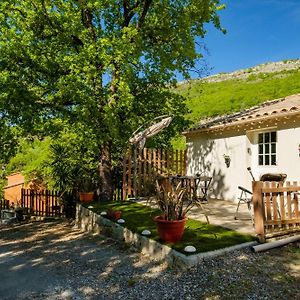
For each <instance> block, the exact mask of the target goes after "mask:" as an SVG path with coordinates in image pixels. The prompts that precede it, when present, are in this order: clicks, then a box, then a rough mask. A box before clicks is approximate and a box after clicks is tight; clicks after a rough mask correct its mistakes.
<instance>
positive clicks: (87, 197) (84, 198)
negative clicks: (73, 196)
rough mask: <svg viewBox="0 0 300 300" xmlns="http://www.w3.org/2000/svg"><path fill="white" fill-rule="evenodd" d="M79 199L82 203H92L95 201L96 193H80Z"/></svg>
mask: <svg viewBox="0 0 300 300" xmlns="http://www.w3.org/2000/svg"><path fill="white" fill-rule="evenodd" d="M79 199H80V201H81V202H85V203H88V202H92V201H93V200H94V193H93V192H89V193H81V192H80V193H79Z"/></svg>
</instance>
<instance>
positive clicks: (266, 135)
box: [258, 131, 277, 166]
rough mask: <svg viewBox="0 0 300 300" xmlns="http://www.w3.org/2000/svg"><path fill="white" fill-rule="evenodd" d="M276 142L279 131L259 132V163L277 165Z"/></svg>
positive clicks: (260, 164) (261, 164)
mask: <svg viewBox="0 0 300 300" xmlns="http://www.w3.org/2000/svg"><path fill="white" fill-rule="evenodd" d="M276 142H277V133H276V131H272V132H262V133H259V134H258V165H259V166H275V165H276Z"/></svg>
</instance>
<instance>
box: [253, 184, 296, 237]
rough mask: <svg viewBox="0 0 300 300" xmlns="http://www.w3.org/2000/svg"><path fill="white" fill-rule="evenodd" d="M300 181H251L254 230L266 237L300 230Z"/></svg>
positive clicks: (260, 235)
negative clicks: (283, 182)
mask: <svg viewBox="0 0 300 300" xmlns="http://www.w3.org/2000/svg"><path fill="white" fill-rule="evenodd" d="M299 201H300V183H298V182H293V183H291V182H286V183H285V184H284V185H283V184H282V183H279V184H278V182H262V181H254V182H253V206H254V223H255V231H256V234H257V235H258V238H259V240H260V241H261V242H265V240H266V237H268V236H274V235H279V234H289V233H292V232H294V231H298V230H300V211H299V209H300V203H299Z"/></svg>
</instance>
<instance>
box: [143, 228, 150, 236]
mask: <svg viewBox="0 0 300 300" xmlns="http://www.w3.org/2000/svg"><path fill="white" fill-rule="evenodd" d="M142 235H151V231H150V230H147V229H145V230H143V231H142Z"/></svg>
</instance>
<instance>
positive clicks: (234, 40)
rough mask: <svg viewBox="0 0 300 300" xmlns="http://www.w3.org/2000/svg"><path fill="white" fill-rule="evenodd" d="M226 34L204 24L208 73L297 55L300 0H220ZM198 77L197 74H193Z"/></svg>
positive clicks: (299, 32) (298, 49) (298, 55)
mask: <svg viewBox="0 0 300 300" xmlns="http://www.w3.org/2000/svg"><path fill="white" fill-rule="evenodd" d="M221 3H224V4H226V6H227V7H226V9H225V10H223V11H222V12H220V16H221V23H222V26H223V27H224V28H225V29H226V30H227V34H225V35H224V34H223V33H222V32H220V31H218V30H216V29H215V28H213V26H211V25H208V26H207V36H206V37H205V39H204V43H205V45H206V47H207V48H208V52H209V53H208V54H205V59H206V61H207V62H208V64H209V67H210V68H212V70H211V71H210V74H216V73H219V72H230V71H235V70H239V69H244V68H247V67H252V66H255V65H257V64H261V63H265V62H271V61H280V60H285V59H295V58H300V0H223V1H222V0H221ZM192 76H193V77H197V75H196V74H193V75H192Z"/></svg>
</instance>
